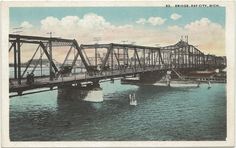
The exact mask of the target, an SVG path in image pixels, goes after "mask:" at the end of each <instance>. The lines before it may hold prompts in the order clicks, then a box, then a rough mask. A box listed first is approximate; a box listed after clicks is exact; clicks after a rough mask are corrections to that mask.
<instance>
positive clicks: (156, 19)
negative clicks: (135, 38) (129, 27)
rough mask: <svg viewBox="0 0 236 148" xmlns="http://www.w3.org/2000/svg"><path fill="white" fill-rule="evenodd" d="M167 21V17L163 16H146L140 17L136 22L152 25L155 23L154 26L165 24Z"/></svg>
mask: <svg viewBox="0 0 236 148" xmlns="http://www.w3.org/2000/svg"><path fill="white" fill-rule="evenodd" d="M165 21H166V19H164V18H161V17H149V18H148V19H147V20H146V19H145V18H139V19H138V20H137V21H136V23H137V24H143V25H144V24H150V25H153V26H156V25H162V24H164V23H165Z"/></svg>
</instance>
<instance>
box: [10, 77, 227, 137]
mask: <svg viewBox="0 0 236 148" xmlns="http://www.w3.org/2000/svg"><path fill="white" fill-rule="evenodd" d="M101 87H102V89H103V96H104V101H103V102H102V103H91V102H84V101H78V100H63V99H57V98H58V97H59V96H58V93H57V90H54V91H49V92H43V93H38V94H31V95H25V96H20V97H13V98H11V99H10V139H11V140H12V141H61V140H63V141H73V140H77V141H85V140H86V141H87V140H89V141H96V140H103V141H106V140H109V141H110V140H122V141H139V140H158V141H167V140H178V141H179V140H180V141H183V140H225V138H226V85H225V84H212V87H211V88H210V89H208V85H206V84H201V86H200V87H199V88H167V87H158V86H153V85H129V84H120V82H119V81H118V80H117V81H115V82H114V83H111V82H104V83H101ZM131 93H135V94H136V99H137V100H138V105H137V106H135V107H134V106H130V105H129V99H128V95H129V94H131Z"/></svg>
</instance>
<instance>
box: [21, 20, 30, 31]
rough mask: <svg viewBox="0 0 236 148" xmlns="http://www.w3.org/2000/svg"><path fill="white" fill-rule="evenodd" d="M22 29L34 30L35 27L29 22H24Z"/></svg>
mask: <svg viewBox="0 0 236 148" xmlns="http://www.w3.org/2000/svg"><path fill="white" fill-rule="evenodd" d="M20 27H23V28H25V29H28V28H32V27H33V25H32V24H30V23H29V22H27V21H24V22H22V23H21V24H20Z"/></svg>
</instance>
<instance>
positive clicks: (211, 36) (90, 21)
mask: <svg viewBox="0 0 236 148" xmlns="http://www.w3.org/2000/svg"><path fill="white" fill-rule="evenodd" d="M16 27H23V28H22V29H21V30H20V31H22V33H21V34H24V35H41V36H48V34H46V33H47V32H53V36H55V37H62V38H73V39H76V40H77V41H78V43H79V44H87V43H94V42H95V41H94V40H95V38H99V41H98V42H99V43H111V42H115V43H121V42H122V41H124V40H125V41H128V42H127V43H131V42H135V44H137V45H148V46H156V45H157V44H158V45H159V46H165V45H170V44H175V43H176V42H178V41H179V40H180V36H182V35H183V36H185V35H188V38H189V43H190V44H192V45H195V46H197V47H198V48H199V49H200V50H201V51H203V52H204V53H206V54H207V53H213V54H216V55H225V8H224V7H212V8H209V7H207V8H199V7H198V8H184V7H179V8H176V7H171V8H166V7H50V8H49V7H35V8H33V7H12V8H10V33H13V32H15V31H18V30H17V29H14V28H16Z"/></svg>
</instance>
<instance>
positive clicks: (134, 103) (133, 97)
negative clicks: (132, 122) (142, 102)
mask: <svg viewBox="0 0 236 148" xmlns="http://www.w3.org/2000/svg"><path fill="white" fill-rule="evenodd" d="M129 99H130V103H129V105H132V106H136V105H137V100H136V98H135V94H130V95H129Z"/></svg>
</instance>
